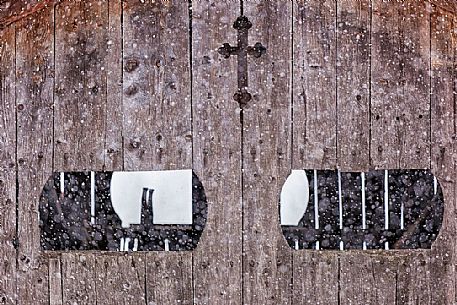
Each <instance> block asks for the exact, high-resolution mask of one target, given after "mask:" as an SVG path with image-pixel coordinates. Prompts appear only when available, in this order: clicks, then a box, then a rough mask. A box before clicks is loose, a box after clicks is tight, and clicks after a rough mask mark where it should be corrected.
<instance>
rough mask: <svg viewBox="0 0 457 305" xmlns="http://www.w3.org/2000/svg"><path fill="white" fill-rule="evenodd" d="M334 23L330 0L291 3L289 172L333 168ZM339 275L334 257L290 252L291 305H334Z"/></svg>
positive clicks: (335, 106) (335, 116)
mask: <svg viewBox="0 0 457 305" xmlns="http://www.w3.org/2000/svg"><path fill="white" fill-rule="evenodd" d="M345 9H346V7H345V6H344V7H343V6H342V7H340V11H343V10H345ZM350 9H351V8H350V7H348V8H347V10H350ZM340 18H341V16H340ZM336 22H337V6H336V3H335V2H334V1H309V0H305V1H294V2H293V24H292V27H293V76H292V77H293V143H292V152H293V156H292V168H293V169H301V168H305V169H335V168H336V166H337V164H338V162H337V146H336V145H337V112H336V111H337V100H336V90H337V74H336V71H337V66H336V63H337V41H336V39H337V32H336V31H337V28H336V25H337V23H336ZM343 43H344V42H343ZM343 48H344V46H343ZM359 71H362V70H359ZM347 73H351V72H347ZM339 85H340V86H341V82H340V83H339ZM343 118H344V116H343ZM341 137H343V135H341ZM347 149H348V150H352V146H350V147H348V148H347ZM343 158H344V157H343ZM343 160H344V159H343ZM358 162H362V161H361V160H358ZM341 164H342V163H341ZM310 270H312V271H310ZM339 272H340V271H339V261H338V256H337V255H328V254H327V253H322V252H315V253H312V252H310V253H307V251H294V252H293V292H292V294H293V296H294V297H293V304H295V303H297V304H300V303H301V302H302V303H303V302H308V304H313V302H314V304H315V303H317V304H319V303H326V302H327V300H328V303H329V304H338V302H339V298H338V293H339V292H338V290H337V289H335V287H338V284H339V279H338V273H339Z"/></svg>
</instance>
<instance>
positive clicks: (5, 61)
mask: <svg viewBox="0 0 457 305" xmlns="http://www.w3.org/2000/svg"><path fill="white" fill-rule="evenodd" d="M15 33H16V29H15V26H10V27H8V28H7V29H4V30H2V31H1V32H0V228H1V230H0V247H1V249H2V251H1V252H0V260H1V261H2V262H4V264H2V265H1V267H0V301H1V302H3V303H4V304H16V300H17V296H16V249H15V248H14V239H15V238H16V200H17V199H16V104H15V102H16V93H15V44H16V41H15V39H16V37H15V36H16V35H15Z"/></svg>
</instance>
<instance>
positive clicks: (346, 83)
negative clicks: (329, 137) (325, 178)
mask: <svg viewBox="0 0 457 305" xmlns="http://www.w3.org/2000/svg"><path fill="white" fill-rule="evenodd" d="M370 4H371V3H370V1H369V0H362V1H356V0H343V1H338V2H337V51H336V54H337V62H336V75H337V89H336V90H337V96H338V99H337V122H338V123H337V124H338V125H337V143H338V165H339V166H340V168H341V170H343V171H368V169H369V164H370V158H369V152H370V145H369V140H370V109H369V108H370V90H369V89H370V83H369V82H370V35H371V32H370V30H371V29H370V26H371V25H370V21H371V20H370V18H371V11H370Z"/></svg>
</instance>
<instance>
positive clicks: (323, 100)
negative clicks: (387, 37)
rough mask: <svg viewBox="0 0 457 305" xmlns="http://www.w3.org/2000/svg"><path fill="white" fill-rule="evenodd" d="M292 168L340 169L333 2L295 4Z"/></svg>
mask: <svg viewBox="0 0 457 305" xmlns="http://www.w3.org/2000/svg"><path fill="white" fill-rule="evenodd" d="M293 6H294V8H293V15H294V16H293V31H294V34H293V37H294V38H293V40H294V46H293V49H294V51H293V71H294V76H293V77H294V80H293V122H294V124H293V141H294V145H293V162H294V164H293V167H294V168H303V167H305V168H310V169H312V168H315V169H334V168H335V166H336V155H337V149H336V130H337V129H336V77H335V68H336V33H335V31H336V29H335V23H336V16H335V15H336V11H335V10H336V5H335V1H331V0H326V1H314V0H300V1H294V2H293Z"/></svg>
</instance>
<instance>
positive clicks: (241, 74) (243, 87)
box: [218, 16, 267, 108]
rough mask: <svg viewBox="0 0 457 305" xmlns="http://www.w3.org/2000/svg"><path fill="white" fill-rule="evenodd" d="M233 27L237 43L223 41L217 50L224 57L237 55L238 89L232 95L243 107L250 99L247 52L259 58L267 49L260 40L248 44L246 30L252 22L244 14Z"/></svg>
mask: <svg viewBox="0 0 457 305" xmlns="http://www.w3.org/2000/svg"><path fill="white" fill-rule="evenodd" d="M233 27H234V28H235V29H236V30H238V39H237V40H238V45H237V46H235V47H232V46H231V45H230V44H229V43H224V44H223V45H222V47H220V48H219V49H218V52H219V54H221V55H223V56H224V58H229V57H230V55H237V56H238V91H237V92H236V93H235V94H234V95H233V99H234V100H235V101H237V102H238V104H239V105H240V108H243V107H244V106H246V104H247V102H249V101H250V100H251V94H250V93H249V92H248V91H247V87H248V54H249V55H252V56H254V57H256V58H259V57H260V56H262V54H265V53H266V51H267V49H266V48H265V47H264V46H263V45H262V44H261V43H260V42H257V43H256V44H255V45H254V46H253V47H251V46H248V31H249V29H250V28H251V27H252V23H251V22H250V21H249V20H248V18H247V17H246V16H240V17H238V18H237V19H236V21H235V23H234V24H233Z"/></svg>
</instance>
